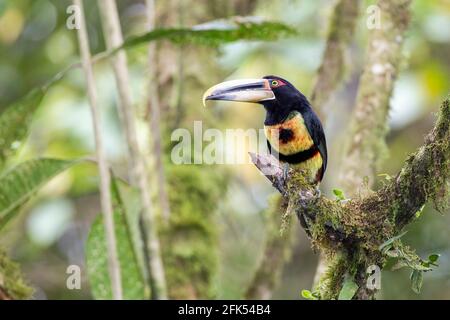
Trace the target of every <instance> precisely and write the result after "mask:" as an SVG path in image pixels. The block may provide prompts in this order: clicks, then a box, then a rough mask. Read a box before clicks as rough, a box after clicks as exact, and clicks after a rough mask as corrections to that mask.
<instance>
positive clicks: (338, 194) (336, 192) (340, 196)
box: [333, 189, 345, 200]
mask: <svg viewBox="0 0 450 320" xmlns="http://www.w3.org/2000/svg"><path fill="white" fill-rule="evenodd" d="M333 194H334V195H335V196H336V198H337V200H345V195H344V192H343V191H342V190H340V189H333Z"/></svg>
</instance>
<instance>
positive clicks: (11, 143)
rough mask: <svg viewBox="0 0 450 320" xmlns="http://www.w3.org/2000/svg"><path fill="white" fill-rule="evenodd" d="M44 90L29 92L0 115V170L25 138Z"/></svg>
mask: <svg viewBox="0 0 450 320" xmlns="http://www.w3.org/2000/svg"><path fill="white" fill-rule="evenodd" d="M44 94H45V90H44V89H41V88H38V89H34V90H31V91H30V92H29V93H28V94H27V95H26V96H24V97H23V98H21V99H19V100H17V101H16V102H14V103H13V104H11V105H9V106H8V107H7V108H6V110H5V111H3V112H2V113H1V114H0V168H1V167H2V166H3V164H4V162H5V160H6V158H7V157H8V156H10V155H11V154H13V152H14V151H15V150H16V149H18V147H19V146H20V145H21V143H22V142H23V141H22V140H23V139H24V138H26V136H27V134H28V128H29V126H30V123H31V120H32V118H33V115H34V112H35V111H36V109H37V107H38V106H39V104H40V102H41V100H42V98H43V97H44Z"/></svg>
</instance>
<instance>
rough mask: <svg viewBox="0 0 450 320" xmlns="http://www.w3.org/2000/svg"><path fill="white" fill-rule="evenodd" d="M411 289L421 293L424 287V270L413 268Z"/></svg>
mask: <svg viewBox="0 0 450 320" xmlns="http://www.w3.org/2000/svg"><path fill="white" fill-rule="evenodd" d="M410 279H411V289H412V290H413V291H414V292H415V293H417V294H419V293H420V289H421V288H422V282H423V272H422V271H420V270H413V271H412V272H411V276H410Z"/></svg>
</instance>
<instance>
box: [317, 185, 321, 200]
mask: <svg viewBox="0 0 450 320" xmlns="http://www.w3.org/2000/svg"><path fill="white" fill-rule="evenodd" d="M321 196H322V191H320V189H319V186H318V185H317V186H316V199H319V198H320V197H321Z"/></svg>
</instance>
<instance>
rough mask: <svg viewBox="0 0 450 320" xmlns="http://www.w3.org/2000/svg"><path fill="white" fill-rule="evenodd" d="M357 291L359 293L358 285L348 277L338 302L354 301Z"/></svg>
mask: <svg viewBox="0 0 450 320" xmlns="http://www.w3.org/2000/svg"><path fill="white" fill-rule="evenodd" d="M356 291H358V285H357V284H356V283H355V282H354V281H353V279H352V278H350V277H346V278H345V280H344V284H343V285H342V289H341V292H339V297H338V300H352V298H353V296H354V295H355V293H356Z"/></svg>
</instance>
